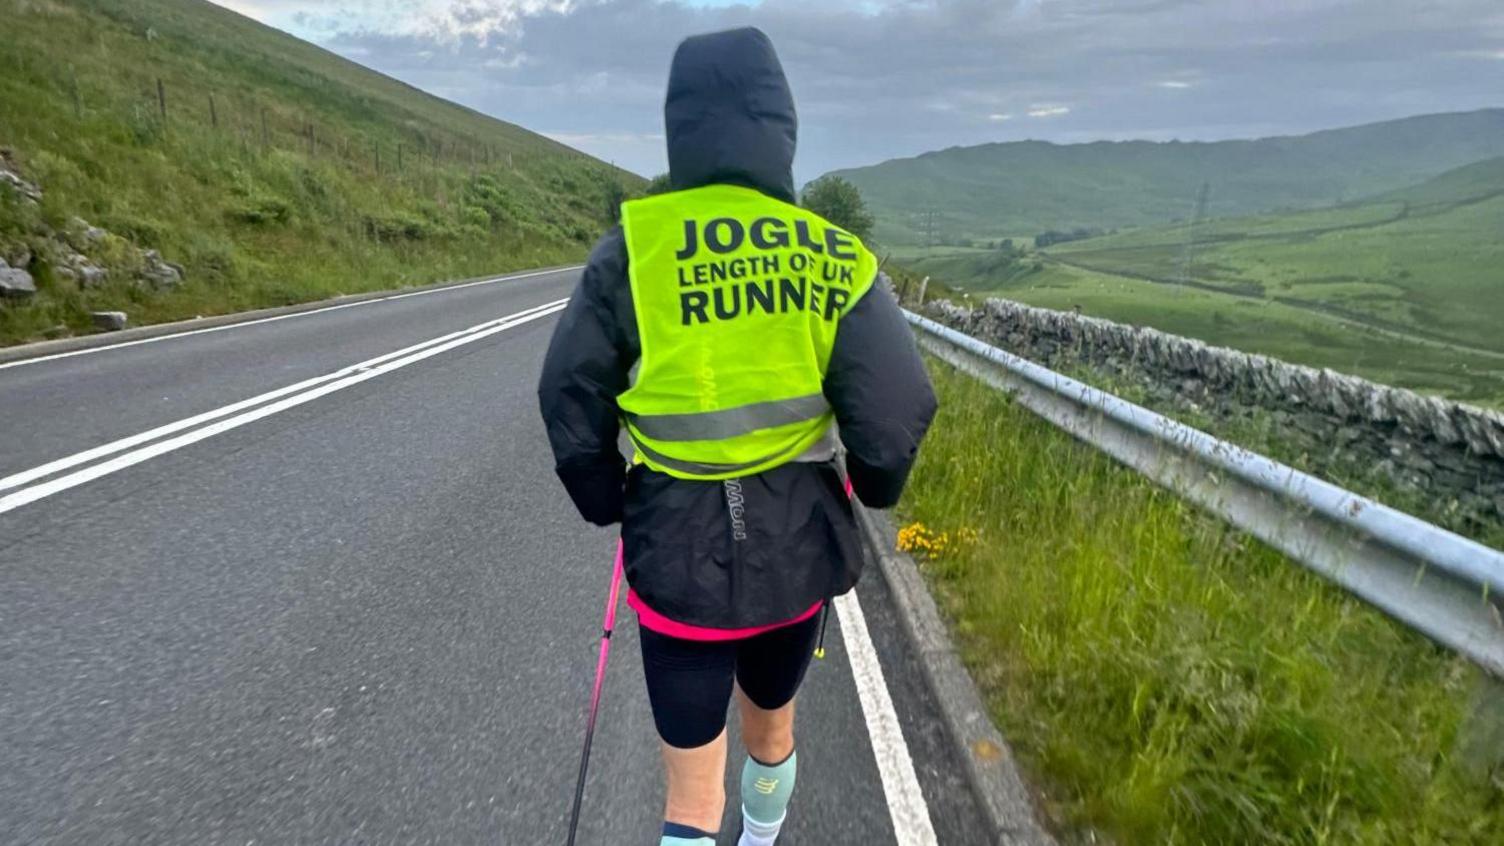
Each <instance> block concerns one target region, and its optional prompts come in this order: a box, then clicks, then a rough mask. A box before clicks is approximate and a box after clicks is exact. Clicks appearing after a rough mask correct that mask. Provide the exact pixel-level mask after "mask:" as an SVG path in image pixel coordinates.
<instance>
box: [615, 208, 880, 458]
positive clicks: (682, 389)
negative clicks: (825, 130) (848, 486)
mask: <svg viewBox="0 0 1504 846" xmlns="http://www.w3.org/2000/svg"><path fill="white" fill-rule="evenodd" d="M621 212H622V228H623V230H624V232H625V235H626V242H627V256H628V272H629V275H630V277H631V284H632V303H633V307H634V309H635V310H636V313H637V334H638V337H639V338H640V340H641V346H642V358H641V361H640V362H639V363H638V368H637V372H636V374H635V376H634V378H633V382H632V387H631V388H629V389H628V390H627V391H626V392H625V393H623V394H622V395H621V396H620V397H618V398H617V402H618V404H619V405H620V406H621V409H622V415H623V419H624V422H625V423H626V427H627V432H628V433H629V434H630V435H631V438H632V442H633V445H634V446H635V447H636V450H637V457H636V460H637V461H641V462H644V463H646V464H647V465H648V466H649V467H651V468H653V469H654V470H658V471H661V472H663V473H668V474H669V475H672V476H676V477H679V478H681V479H708V480H715V479H729V478H734V477H737V476H748V475H751V474H754V473H761V472H763V471H764V470H770V469H772V468H774V467H777V466H779V465H781V464H785V463H787V462H789V461H792V460H794V459H796V458H798V457H799V456H800V455H801V454H803V453H804V452H805V451H806V450H808V449H809V448H810V447H812V446H814V445H815V444H817V443H818V442H820V441H821V439H822V438H823V437H824V436H825V435H826V433H827V432H828V431H829V429H830V426H831V420H832V413H831V410H830V406H829V404H827V403H826V401H825V395H824V393H823V392H822V385H823V383H824V380H825V369H826V367H827V365H828V364H829V363H830V352H831V348H832V347H833V346H834V345H835V338H836V324H837V323H838V322H839V320H840V319H841V316H842V315H844V314H845V313H846V312H847V311H848V310H849V309H850V308H851V307H852V306H853V305H855V304H856V302H857V301H858V300H860V299H861V298H862V295H863V294H866V293H867V290H868V288H870V287H871V286H872V282H873V280H874V279H875V278H876V276H877V259H876V258H875V257H874V256H873V255H872V253H871V252H869V251H868V250H867V248H866V247H864V246H862V243H861V241H860V240H858V239H857V238H856V237H855V236H854V235H851V234H850V233H848V232H846V231H845V230H843V229H841V228H839V227H837V226H834V225H832V224H830V223H828V222H826V221H825V219H824V218H822V217H820V216H819V215H817V214H814V213H813V212H809V211H805V210H804V209H801V208H799V207H798V206H793V205H790V204H788V203H784V202H781V201H779V200H775V199H773V198H771V197H768V196H766V195H764V194H762V193H760V192H757V191H754V190H752V189H750V188H742V187H738V186H733V185H711V186H707V187H704V188H694V189H690V190H688V191H676V192H673V193H669V194H661V195H659V196H656V197H646V198H643V199H640V200H632V201H630V202H627V203H624V204H623V205H622V209H621Z"/></svg>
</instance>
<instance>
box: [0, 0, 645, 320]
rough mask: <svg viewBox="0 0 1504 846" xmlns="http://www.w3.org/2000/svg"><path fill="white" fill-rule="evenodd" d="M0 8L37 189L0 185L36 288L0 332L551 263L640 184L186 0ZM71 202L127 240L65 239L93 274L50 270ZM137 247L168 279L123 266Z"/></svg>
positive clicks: (3, 52) (6, 234)
mask: <svg viewBox="0 0 1504 846" xmlns="http://www.w3.org/2000/svg"><path fill="white" fill-rule="evenodd" d="M0 16H3V17H4V19H5V21H6V26H7V37H6V38H4V39H0V146H4V147H7V148H10V149H11V150H12V153H13V157H14V159H15V160H16V161H17V162H18V163H19V165H20V167H21V169H22V171H23V172H24V174H25V175H26V176H27V177H28V178H30V179H32V180H34V181H35V182H37V183H39V184H40V185H41V187H42V188H43V190H44V192H45V196H44V198H43V201H42V203H41V204H40V206H35V205H28V204H26V203H23V202H21V201H20V200H19V199H18V198H17V197H16V196H15V195H14V193H13V192H9V191H6V190H0V249H3V250H4V251H6V252H8V253H10V254H12V255H14V254H15V253H16V252H18V251H21V252H29V253H31V254H32V256H33V258H32V261H31V264H30V269H31V270H32V272H33V275H34V276H35V277H36V279H37V282H38V288H39V293H38V295H37V296H35V297H33V298H31V299H30V300H29V301H25V302H20V303H17V302H14V301H7V302H4V303H0V343H17V342H21V341H26V340H33V339H36V338H39V337H52V336H57V335H63V334H71V333H79V332H84V331H88V326H89V316H88V315H89V312H90V311H94V310H105V309H121V310H124V311H127V312H128V313H129V314H130V317H131V321H132V323H135V324H139V323H150V322H156V321H162V320H172V319H177V318H184V317H192V316H194V315H199V314H216V313H224V312H230V311H236V310H241V309H247V308H255V307H261V306H271V305H281V304H287V303H292V302H298V301H306V300H311V299H318V298H322V297H326V296H330V295H334V294H339V293H352V292H356V291H366V290H375V289H382V288H390V287H398V286H403V285H408V284H414V283H422V282H429V281H435V280H439V279H444V278H456V277H464V276H471V275H478V274H482V273H492V272H499V271H505V270H510V269H516V268H522V267H535V266H540V265H550V264H559V263H566V262H569V261H573V260H577V259H580V258H582V257H583V255H584V253H585V251H586V249H587V248H588V245H589V244H590V242H592V241H593V240H594V239H595V238H596V237H597V235H598V234H599V233H600V231H601V230H602V229H603V228H604V227H605V226H606V225H608V224H609V223H610V220H611V217H612V205H613V202H612V201H613V200H614V199H618V198H619V197H620V196H621V194H622V193H623V192H625V191H630V190H635V189H637V188H638V187H639V186H640V185H641V183H642V181H641V180H640V179H639V178H637V177H636V176H634V175H631V174H628V173H625V172H623V171H620V170H617V169H615V168H611V167H609V166H607V165H606V164H604V163H602V162H599V161H596V160H594V159H592V158H590V157H588V156H585V155H584V154H582V153H579V152H577V151H574V150H571V149H569V148H567V147H564V146H562V145H559V144H557V143H555V142H553V141H550V140H548V139H546V138H543V137H542V136H539V135H535V134H533V133H531V132H528V131H526V130H524V129H522V128H520V127H517V126H514V125H511V124H507V123H504V122H502V121H498V120H494V119H492V118H489V117H486V116H484V115H481V114H478V113H476V112H473V111H471V110H468V109H465V108H463V107H460V106H457V105H455V104H453V103H449V102H446V101H444V100H440V99H438V98H436V97H432V96H429V95H427V94H424V93H422V92H420V91H417V90H416V89H413V88H411V87H409V86H406V85H404V84H402V83H399V82H397V81H395V80H392V79H390V78H387V77H384V76H381V75H380V74H377V73H375V72H373V71H370V70H368V69H366V68H363V67H360V66H359V65H356V64H354V63H351V62H348V61H345V60H344V59H341V58H339V57H337V56H334V55H333V54H330V53H327V52H325V51H323V50H320V49H318V48H316V47H314V46H312V45H309V44H306V43H304V42H301V41H298V40H297V39H295V38H292V37H291V36H288V35H285V34H283V33H280V32H277V31H275V30H272V29H270V28H268V27H264V26H262V25H260V24H257V23H255V22H253V21H250V20H249V19H246V18H242V17H240V16H239V15H235V14H233V13H231V12H228V11H226V10H224V9H221V8H219V7H217V6H214V5H212V4H209V3H205V2H201V0H112V2H95V1H94V0H78V1H77V2H67V3H64V2H57V0H0ZM159 80H160V82H161V86H162V89H161V90H162V92H163V93H164V94H165V100H166V113H167V114H166V118H165V120H164V118H163V117H162V114H161V104H160V102H159V100H158V88H157V85H158V81H159ZM211 103H212V105H211ZM310 128H311V132H310ZM310 136H311V137H310ZM399 164H400V166H399ZM74 216H80V217H82V218H84V219H86V220H87V221H88V222H89V223H91V224H94V225H97V226H101V227H104V228H105V229H107V230H109V231H110V232H112V233H114V234H116V235H119V236H121V237H122V238H123V239H125V241H121V242H112V243H113V244H114V249H113V254H111V253H112V251H111V250H104V249H93V250H92V251H90V250H85V252H86V253H88V254H89V255H90V258H91V259H93V260H94V261H95V262H96V263H99V264H101V265H103V266H105V267H106V269H108V270H110V271H111V275H112V281H111V282H109V283H107V284H106V285H104V286H102V287H98V288H91V289H89V290H80V289H79V288H78V287H77V286H76V285H75V284H73V283H71V282H67V281H65V280H63V279H61V278H59V276H58V274H56V273H55V272H54V271H55V270H56V269H57V260H58V254H59V249H60V247H59V244H60V242H61V238H60V233H62V232H63V231H64V230H66V229H67V228H68V222H69V220H70V219H71V218H73V217H74ZM127 242H128V243H127ZM121 245H125V246H121ZM127 247H129V249H127ZM146 248H151V249H157V250H159V251H160V252H161V253H162V254H163V255H164V257H165V258H166V259H167V260H168V261H173V262H178V263H180V264H182V265H183V266H184V268H185V270H186V274H185V278H186V280H187V281H186V283H185V284H184V285H182V286H181V287H180V288H177V289H174V290H165V291H155V290H152V289H150V288H149V287H145V286H142V285H139V284H137V283H136V282H135V281H134V280H133V279H132V278H131V276H132V274H131V270H132V267H131V264H132V260H133V257H134V256H137V255H138V253H137V252H136V251H137V250H139V249H146Z"/></svg>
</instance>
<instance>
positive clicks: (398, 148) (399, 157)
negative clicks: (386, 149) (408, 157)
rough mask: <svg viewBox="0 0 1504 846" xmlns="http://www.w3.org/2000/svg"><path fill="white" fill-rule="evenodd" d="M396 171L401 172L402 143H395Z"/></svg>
mask: <svg viewBox="0 0 1504 846" xmlns="http://www.w3.org/2000/svg"><path fill="white" fill-rule="evenodd" d="M397 172H398V173H401V172H402V145H401V144H398V145H397Z"/></svg>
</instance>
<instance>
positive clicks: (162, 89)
mask: <svg viewBox="0 0 1504 846" xmlns="http://www.w3.org/2000/svg"><path fill="white" fill-rule="evenodd" d="M157 110H158V111H160V112H161V113H162V125H163V126H166V125H167V87H166V86H165V85H163V84H162V78H161V77H157Z"/></svg>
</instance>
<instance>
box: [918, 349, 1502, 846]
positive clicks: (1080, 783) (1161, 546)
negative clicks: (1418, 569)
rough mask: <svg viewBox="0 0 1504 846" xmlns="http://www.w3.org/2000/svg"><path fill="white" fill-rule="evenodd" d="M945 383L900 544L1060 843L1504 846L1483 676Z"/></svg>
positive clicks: (949, 376)
mask: <svg viewBox="0 0 1504 846" xmlns="http://www.w3.org/2000/svg"><path fill="white" fill-rule="evenodd" d="M933 375H934V378H935V382H936V388H937V390H938V392H939V395H940V397H941V402H942V406H941V412H940V416H939V418H938V419H937V421H936V423H935V425H934V427H933V429H932V430H931V433H930V435H929V438H928V440H927V441H926V442H925V446H924V449H923V450H922V451H921V454H920V459H919V463H918V466H917V467H916V469H915V472H914V475H913V478H912V480H911V482H910V485H909V489H908V492H907V493H906V494H905V498H904V501H903V503H902V504H901V506H900V510H901V513H902V514H903V516H904V518H905V519H906V520H910V521H914V522H917V523H919V524H921V525H922V527H923V528H912V527H911V528H910V529H909V530H908V535H907V538H906V540H908V541H909V542H910V543H911V544H915V545H917V546H918V547H919V548H920V550H921V555H920V557H921V567H922V569H923V571H924V573H925V575H926V577H927V579H928V580H929V582H930V584H931V587H932V589H933V590H934V591H935V594H936V596H937V598H938V599H939V600H940V602H941V605H942V607H943V608H944V609H945V612H946V613H947V615H948V617H949V619H950V621H951V624H952V628H953V634H954V635H955V637H956V639H957V641H958V643H959V644H960V646H961V648H962V652H963V656H964V658H965V660H966V662H967V664H968V667H969V668H970V670H971V672H972V673H973V675H974V677H975V678H976V679H977V680H978V682H979V684H980V686H981V688H982V690H983V692H984V695H985V697H986V698H987V701H988V703H989V705H990V707H991V710H992V715H993V717H994V719H995V720H996V722H997V723H998V725H999V726H1000V727H1001V728H1002V730H1003V732H1004V734H1005V735H1006V736H1007V737H1008V738H1009V740H1010V741H1011V742H1012V744H1013V745H1014V748H1015V750H1016V752H1017V754H1018V756H1019V758H1020V760H1021V763H1022V764H1023V766H1024V768H1025V770H1026V774H1027V776H1028V778H1029V780H1030V782H1031V783H1032V784H1033V785H1035V786H1036V787H1037V788H1039V789H1040V791H1041V792H1042V794H1043V797H1044V798H1043V804H1044V805H1045V808H1046V810H1047V812H1048V813H1049V815H1050V816H1051V817H1052V818H1053V820H1054V821H1055V822H1056V824H1057V826H1058V827H1059V828H1060V829H1061V830H1062V831H1063V832H1064V834H1065V839H1066V840H1068V841H1073V842H1090V841H1095V840H1096V839H1098V838H1099V837H1102V836H1105V837H1106V839H1108V840H1111V841H1117V842H1123V843H1291V844H1307V843H1310V844H1318V843H1353V842H1362V843H1480V844H1482V843H1497V842H1500V838H1501V837H1504V801H1501V800H1504V779H1501V777H1500V772H1499V771H1498V770H1497V769H1495V770H1494V771H1492V773H1490V772H1489V771H1488V769H1487V765H1488V763H1490V762H1489V761H1488V755H1489V754H1492V755H1493V756H1494V757H1495V760H1494V761H1493V762H1492V763H1494V764H1495V765H1497V763H1498V761H1497V755H1498V749H1497V748H1496V747H1495V748H1480V747H1481V746H1482V745H1483V741H1480V740H1479V739H1478V738H1479V737H1480V736H1482V735H1481V734H1479V732H1480V729H1479V727H1478V726H1477V725H1476V724H1473V723H1470V719H1469V714H1470V710H1471V708H1472V707H1473V705H1474V702H1475V701H1476V700H1477V698H1478V697H1480V696H1483V695H1485V694H1486V693H1487V692H1486V691H1483V690H1481V689H1480V685H1481V684H1482V682H1481V680H1480V675H1479V673H1478V672H1476V671H1475V670H1474V669H1473V668H1472V667H1471V666H1470V665H1469V664H1467V663H1466V662H1465V661H1463V660H1461V659H1458V658H1455V657H1453V656H1451V655H1450V654H1448V653H1446V652H1444V651H1442V650H1440V649H1438V648H1436V647H1434V646H1432V645H1431V644H1430V643H1429V642H1427V641H1425V640H1424V639H1422V638H1421V637H1419V636H1417V635H1415V634H1413V633H1411V632H1410V631H1408V630H1407V629H1405V628H1403V627H1401V626H1399V625H1397V624H1395V623H1393V622H1391V621H1390V620H1389V619H1387V618H1385V617H1383V616H1382V615H1380V614H1378V613H1377V612H1374V611H1372V610H1370V609H1369V608H1368V607H1366V606H1364V605H1362V604H1361V603H1359V602H1357V601H1356V600H1354V599H1352V598H1351V597H1349V596H1348V595H1347V594H1345V593H1343V592H1342V591H1340V590H1338V589H1336V588H1334V587H1332V586H1330V585H1329V584H1327V583H1326V582H1325V581H1323V580H1321V579H1320V578H1318V577H1316V576H1314V575H1312V574H1310V573H1308V572H1307V571H1306V570H1304V569H1303V568H1301V567H1300V566H1299V565H1297V564H1295V563H1293V562H1291V561H1288V560H1286V559H1285V558H1283V557H1282V556H1281V555H1280V554H1278V553H1276V552H1274V551H1273V550H1270V549H1269V548H1267V547H1264V546H1262V545H1261V544H1259V543H1257V542H1256V541H1254V540H1252V539H1250V538H1248V537H1246V536H1244V535H1242V534H1240V533H1238V532H1236V531H1234V530H1232V529H1230V528H1228V527H1226V526H1225V525H1224V524H1222V523H1220V522H1218V521H1217V520H1215V519H1213V518H1211V517H1209V516H1207V515H1204V514H1202V513H1201V512H1199V511H1197V510H1195V509H1194V508H1192V507H1191V506H1189V505H1187V504H1185V503H1184V502H1182V501H1180V500H1179V499H1177V498H1176V497H1174V496H1173V495H1171V494H1169V493H1167V492H1165V491H1162V490H1161V489H1159V488H1157V487H1155V486H1154V485H1152V484H1151V483H1149V482H1148V481H1147V480H1145V479H1143V478H1142V477H1140V476H1138V475H1136V474H1134V473H1133V472H1131V471H1129V470H1126V469H1124V468H1122V467H1120V466H1118V465H1116V464H1115V463H1113V462H1112V461H1111V460H1110V459H1108V458H1106V457H1105V456H1103V455H1101V454H1100V453H1097V452H1095V451H1094V450H1092V449H1091V448H1089V447H1086V446H1084V445H1082V444H1080V443H1078V442H1076V441H1074V440H1073V439H1071V438H1070V437H1069V436H1067V435H1065V434H1064V433H1061V432H1059V431H1058V430H1056V429H1054V428H1052V427H1051V426H1050V425H1049V424H1047V423H1045V422H1043V421H1042V420H1039V419H1038V418H1035V417H1034V416H1033V415H1031V414H1030V413H1029V412H1027V411H1026V410H1024V409H1022V408H1020V407H1018V406H1016V405H1015V404H1013V403H1012V402H1011V401H1010V400H1009V399H1008V398H1007V397H1005V396H1004V395H1001V394H999V393H997V392H995V391H992V390H991V389H989V388H987V387H985V386H983V385H981V384H980V383H977V382H975V381H973V380H971V379H969V378H967V377H964V376H961V375H958V374H956V373H954V372H953V371H951V370H949V369H948V368H945V367H944V366H941V365H936V366H935V369H934V370H933ZM979 444H982V445H985V447H986V448H985V449H978V445H979ZM921 537H923V538H924V539H925V540H926V542H927V543H928V545H929V547H930V548H931V549H932V550H933V549H936V548H937V547H943V549H941V551H938V552H931V553H929V554H924V553H923V552H922V550H923V547H924V544H918V543H917V541H918V539H919V538H921Z"/></svg>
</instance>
